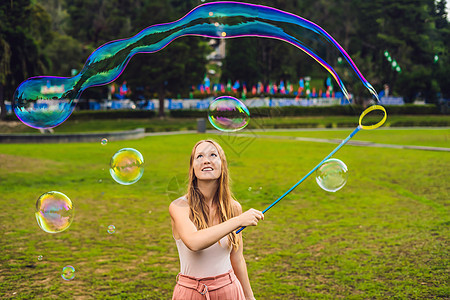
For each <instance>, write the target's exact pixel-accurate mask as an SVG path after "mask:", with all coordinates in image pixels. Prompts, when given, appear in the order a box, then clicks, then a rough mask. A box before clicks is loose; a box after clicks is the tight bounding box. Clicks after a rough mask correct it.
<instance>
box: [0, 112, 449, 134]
mask: <svg viewBox="0 0 450 300" xmlns="http://www.w3.org/2000/svg"><path fill="white" fill-rule="evenodd" d="M204 117H205V118H207V113H206V112H205V116H204ZM358 119H359V115H355V116H315V117H314V116H309V117H306V116H305V117H276V116H272V117H265V118H252V119H251V120H250V122H249V125H248V127H247V128H248V129H253V130H261V129H271V128H277V129H278V128H294V129H295V128H338V127H339V128H342V127H346V128H349V127H353V128H355V127H356V125H357V124H358ZM378 121H379V119H377V120H376V122H378ZM430 124H434V125H430ZM400 125H401V126H402V127H403V126H450V117H449V116H448V115H392V116H391V115H389V116H388V119H387V121H386V123H385V125H384V127H398V126H400ZM206 126H207V129H214V128H213V127H212V125H211V124H210V123H209V122H206ZM139 127H141V128H145V130H146V131H147V132H161V131H179V130H196V129H197V119H195V118H194V119H192V118H191V119H188V118H166V119H163V120H161V119H159V118H150V119H120V118H119V119H112V120H108V119H106V120H103V119H102V120H73V119H71V118H69V119H68V120H67V121H65V122H64V123H63V124H61V125H60V126H58V127H55V128H54V131H55V133H75V132H76V133H78V132H107V131H108V132H109V131H121V130H132V129H136V128H139ZM0 133H36V134H39V131H38V130H37V129H34V128H30V127H28V126H26V125H24V124H22V123H21V122H19V120H17V121H15V122H0Z"/></svg>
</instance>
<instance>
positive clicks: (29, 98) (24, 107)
mask: <svg viewBox="0 0 450 300" xmlns="http://www.w3.org/2000/svg"><path fill="white" fill-rule="evenodd" d="M73 84H74V80H73V79H70V78H64V77H33V78H30V79H28V80H27V81H25V82H23V83H22V84H21V85H20V86H19V87H18V88H17V90H16V92H15V93H14V97H13V109H14V113H15V114H16V116H17V117H18V118H19V119H20V120H21V121H22V122H23V123H24V124H25V125H28V126H30V127H33V128H38V129H40V128H52V127H56V126H58V125H60V124H61V123H63V122H64V121H65V120H66V119H67V118H68V117H69V116H70V115H71V114H72V112H73V110H74V109H75V105H76V100H77V99H78V98H79V94H78V93H77V92H75V91H74V90H73V89H72V88H73V86H72V85H73Z"/></svg>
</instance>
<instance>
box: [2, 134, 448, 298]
mask: <svg viewBox="0 0 450 300" xmlns="http://www.w3.org/2000/svg"><path fill="white" fill-rule="evenodd" d="M350 131H351V130H350V129H347V130H343V131H342V132H341V131H328V132H326V133H324V132H301V133H300V132H298V133H297V132H289V133H287V134H289V135H294V134H295V135H297V134H298V135H301V136H305V134H308V135H309V134H311V136H313V135H314V136H317V137H323V136H320V135H324V136H327V137H329V138H340V139H343V138H345V137H346V136H347V135H348V134H349V133H350ZM430 132H431V131H422V130H409V131H403V132H401V133H398V132H397V133H396V131H395V130H376V131H373V132H360V133H358V135H357V136H355V139H361V140H364V139H368V140H372V141H376V142H383V143H394V142H396V141H398V142H399V143H403V142H405V143H419V144H420V145H423V146H433V145H442V144H443V143H445V141H447V139H448V131H442V132H440V133H438V134H435V132H434V131H433V133H432V134H430ZM258 134H260V133H258ZM261 134H263V133H261ZM267 134H271V135H275V134H284V133H274V132H268V133H267ZM442 134H444V135H445V136H446V139H445V141H443V140H442V137H441V135H442ZM206 137H213V138H214V139H216V140H217V141H218V142H219V143H220V144H222V145H223V147H224V150H225V152H226V153H227V158H228V162H229V168H230V173H231V178H232V180H233V182H232V187H233V191H234V194H235V196H236V198H237V199H238V200H239V201H240V202H241V204H242V206H243V208H244V209H249V208H251V207H253V208H256V209H260V210H262V209H264V208H265V207H267V206H268V205H269V204H270V203H271V202H272V201H274V200H275V199H277V198H278V197H279V196H280V195H282V194H283V193H284V192H285V191H286V190H287V189H289V188H290V187H291V186H292V185H293V184H295V183H296V182H297V181H298V180H299V179H300V178H301V177H303V176H304V175H305V174H306V173H307V172H308V171H309V170H311V169H312V168H313V167H314V166H315V165H316V164H317V163H318V162H319V161H321V160H322V158H323V157H325V156H326V155H327V154H328V153H329V152H330V151H331V150H332V149H334V147H335V146H336V145H332V144H325V143H323V144H322V143H312V142H300V141H294V140H280V139H270V138H269V139H262V138H257V137H256V138H255V137H250V138H240V137H236V136H235V135H221V136H219V135H213V134H187V135H173V136H149V137H146V138H144V139H141V140H132V141H119V142H109V143H108V144H107V145H105V146H102V145H100V143H80V144H45V145H42V144H40V145H36V144H22V145H18V144H1V145H0V190H1V195H2V196H1V198H0V204H1V205H2V209H1V210H0V228H1V230H0V234H1V238H0V249H1V253H2V255H1V256H0V298H18V299H31V298H46V299H64V298H77V299H90V298H97V299H101V298H116V299H119V298H128V299H170V298H171V293H172V290H173V287H174V284H175V277H176V274H177V273H178V271H179V262H178V254H177V250H176V246H175V242H174V240H173V238H172V235H171V229H170V217H169V214H168V205H169V203H170V202H171V201H172V200H173V199H175V198H176V197H178V196H180V195H181V194H182V193H183V189H184V186H185V181H186V174H187V170H188V160H189V155H190V151H191V148H192V146H193V145H194V143H195V142H196V141H198V140H199V139H202V138H206ZM401 139H403V140H401ZM124 147H132V148H135V149H138V150H139V151H140V152H141V153H142V154H143V156H144V158H145V164H146V169H145V172H144V175H143V177H142V178H141V180H140V181H138V182H137V183H135V184H133V185H130V186H123V185H119V184H117V183H115V182H114V181H113V179H112V178H111V176H110V175H109V170H108V168H109V166H108V164H109V159H110V158H111V156H112V155H113V154H114V153H115V152H116V151H117V150H119V149H121V148H124ZM447 147H448V145H447ZM335 157H336V158H339V159H341V160H343V161H344V162H345V163H346V164H347V166H348V168H349V174H350V176H349V180H348V182H347V184H346V186H345V187H344V188H343V189H341V190H340V191H338V192H337V193H328V192H326V191H323V190H321V189H320V188H319V187H318V185H317V184H316V182H315V180H314V178H313V176H311V177H310V178H308V179H307V180H306V181H305V182H304V183H302V184H301V185H300V186H299V187H298V188H297V189H295V190H294V191H293V192H292V193H291V194H289V195H288V196H287V197H286V198H285V199H283V200H282V201H281V202H280V203H278V204H277V205H276V206H275V207H273V208H272V209H271V210H269V211H268V212H267V213H266V218H265V220H264V221H263V222H260V224H259V225H258V226H257V227H252V228H247V229H245V230H244V231H243V234H244V244H245V249H244V253H245V256H246V260H247V265H248V272H249V276H250V281H251V284H252V287H253V291H254V293H255V295H256V297H257V299H386V298H393V299H433V298H449V297H450V289H449V285H448V280H449V276H448V274H449V273H448V272H449V269H448V268H449V236H450V232H449V225H450V218H449V208H448V205H449V195H448V191H449V189H450V184H449V181H448V178H449V166H450V154H449V153H448V152H433V151H420V150H399V149H385V148H369V147H367V148H366V147H355V146H350V145H347V146H344V147H343V148H342V149H341V150H340V151H339V152H338V153H337V154H336V155H335ZM53 190H55V191H60V192H63V193H65V194H66V195H67V196H69V197H70V198H71V199H72V201H73V204H74V207H75V219H74V222H73V223H72V225H71V226H70V228H69V229H68V230H66V231H64V232H62V233H58V234H48V233H46V232H44V231H42V230H41V229H40V228H39V227H38V225H37V222H36V219H35V217H34V209H35V203H36V200H37V198H38V197H39V196H40V195H41V194H43V193H45V192H48V191H53ZM111 224H112V225H115V227H116V231H115V233H114V234H109V233H107V228H108V225H111ZM39 255H42V256H43V259H42V260H41V261H39V260H38V256H39ZM66 265H72V266H73V267H74V268H75V270H76V271H75V278H74V279H73V280H72V281H64V280H63V279H62V278H61V272H62V269H63V267H64V266H66Z"/></svg>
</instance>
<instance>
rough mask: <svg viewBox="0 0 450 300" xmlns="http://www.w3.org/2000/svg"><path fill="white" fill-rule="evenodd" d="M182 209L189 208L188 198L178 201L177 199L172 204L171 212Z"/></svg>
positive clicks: (181, 198) (170, 206)
mask: <svg viewBox="0 0 450 300" xmlns="http://www.w3.org/2000/svg"><path fill="white" fill-rule="evenodd" d="M182 208H185V209H186V208H189V204H188V202H187V199H186V196H182V197H180V198H178V199H175V200H173V201H172V203H170V205H169V210H171V209H182Z"/></svg>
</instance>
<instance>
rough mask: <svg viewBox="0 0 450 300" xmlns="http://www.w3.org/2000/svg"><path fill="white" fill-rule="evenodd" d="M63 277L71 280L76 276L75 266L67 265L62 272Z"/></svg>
mask: <svg viewBox="0 0 450 300" xmlns="http://www.w3.org/2000/svg"><path fill="white" fill-rule="evenodd" d="M61 277H62V279H64V280H66V281H69V280H72V279H74V278H75V268H74V267H72V266H65V267H64V268H63V269H62V274H61Z"/></svg>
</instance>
